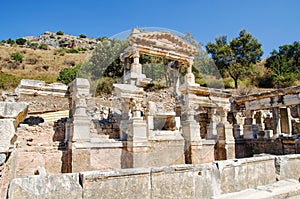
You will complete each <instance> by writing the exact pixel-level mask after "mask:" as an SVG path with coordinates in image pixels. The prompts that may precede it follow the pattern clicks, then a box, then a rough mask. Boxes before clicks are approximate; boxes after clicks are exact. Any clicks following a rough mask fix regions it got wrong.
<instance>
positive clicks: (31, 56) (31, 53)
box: [0, 45, 91, 89]
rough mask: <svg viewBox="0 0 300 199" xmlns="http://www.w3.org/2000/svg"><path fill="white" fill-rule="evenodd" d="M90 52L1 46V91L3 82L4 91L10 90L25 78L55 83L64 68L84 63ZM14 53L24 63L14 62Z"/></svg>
mask: <svg viewBox="0 0 300 199" xmlns="http://www.w3.org/2000/svg"><path fill="white" fill-rule="evenodd" d="M90 52H91V51H79V52H76V53H71V52H70V50H67V49H49V50H42V49H32V48H27V47H22V46H18V45H13V46H9V45H0V71H1V72H0V89H1V82H2V84H6V86H2V89H3V88H4V89H8V88H9V87H13V86H15V85H17V84H18V81H19V80H20V79H25V78H28V79H39V80H44V81H46V82H54V81H56V78H57V76H58V74H59V71H60V70H61V69H62V68H65V67H74V66H76V65H78V64H81V63H83V62H84V61H86V60H87V59H88V55H89V54H90ZM13 53H20V54H21V55H22V56H23V60H22V62H18V61H15V60H13V59H12V57H11V55H12V54H13ZM3 81H4V82H3Z"/></svg>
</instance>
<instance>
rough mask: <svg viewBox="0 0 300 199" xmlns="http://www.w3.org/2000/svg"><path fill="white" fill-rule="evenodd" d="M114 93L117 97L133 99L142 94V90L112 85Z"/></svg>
mask: <svg viewBox="0 0 300 199" xmlns="http://www.w3.org/2000/svg"><path fill="white" fill-rule="evenodd" d="M113 86H114V91H115V93H116V94H117V96H118V97H128V98H130V97H135V95H141V94H143V93H144V90H143V88H139V87H137V86H135V85H131V84H113Z"/></svg>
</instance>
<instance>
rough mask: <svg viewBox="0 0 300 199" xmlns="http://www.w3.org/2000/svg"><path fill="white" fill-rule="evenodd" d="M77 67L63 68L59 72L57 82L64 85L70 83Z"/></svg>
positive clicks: (75, 74) (76, 72)
mask: <svg viewBox="0 0 300 199" xmlns="http://www.w3.org/2000/svg"><path fill="white" fill-rule="evenodd" d="M78 70H79V67H74V68H63V69H61V70H60V72H59V75H58V78H57V80H58V81H60V82H62V83H64V84H69V83H71V82H72V81H73V80H74V79H75V78H76V76H77V74H78Z"/></svg>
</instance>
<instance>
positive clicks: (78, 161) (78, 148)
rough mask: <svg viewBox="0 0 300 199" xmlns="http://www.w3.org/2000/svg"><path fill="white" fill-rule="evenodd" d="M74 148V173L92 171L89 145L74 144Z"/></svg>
mask: <svg viewBox="0 0 300 199" xmlns="http://www.w3.org/2000/svg"><path fill="white" fill-rule="evenodd" d="M71 148H72V152H71V153H72V160H71V163H72V173H77V172H82V171H89V170H91V158H90V156H91V154H90V150H91V149H90V148H88V143H73V144H71Z"/></svg>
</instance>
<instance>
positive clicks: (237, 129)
mask: <svg viewBox="0 0 300 199" xmlns="http://www.w3.org/2000/svg"><path fill="white" fill-rule="evenodd" d="M242 133H243V126H242V125H239V124H234V125H233V136H234V138H235V139H239V138H241V134H242Z"/></svg>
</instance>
